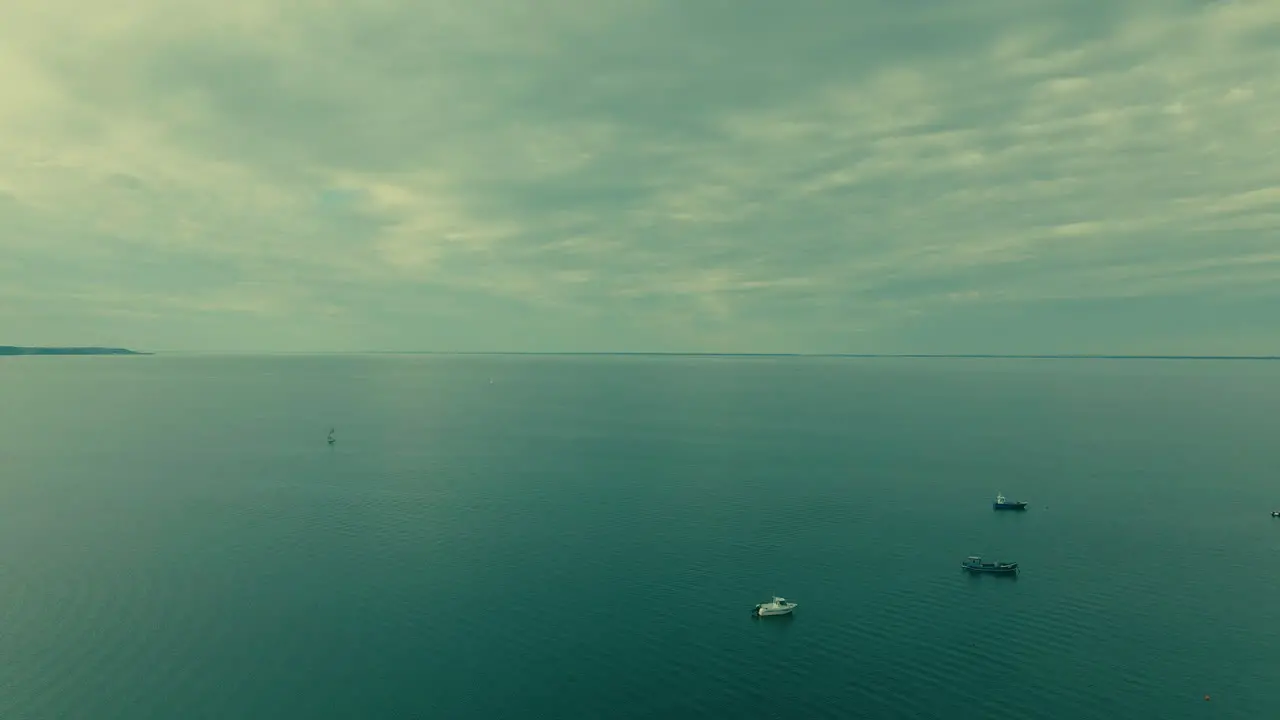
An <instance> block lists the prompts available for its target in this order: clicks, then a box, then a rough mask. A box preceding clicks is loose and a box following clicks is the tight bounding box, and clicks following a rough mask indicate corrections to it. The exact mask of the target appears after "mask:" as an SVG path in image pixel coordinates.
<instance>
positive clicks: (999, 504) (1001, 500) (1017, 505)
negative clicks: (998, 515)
mask: <svg viewBox="0 0 1280 720" xmlns="http://www.w3.org/2000/svg"><path fill="white" fill-rule="evenodd" d="M991 509H993V510H1026V509H1027V504H1026V503H1024V502H1010V501H1009V500H1006V499H1005V497H1004V495H1002V494H1000V493H996V501H995V502H993V503H991Z"/></svg>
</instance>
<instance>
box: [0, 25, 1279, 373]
mask: <svg viewBox="0 0 1280 720" xmlns="http://www.w3.org/2000/svg"><path fill="white" fill-rule="evenodd" d="M534 8H536V9H534ZM0 88H2V90H0V344H4V343H6V342H7V343H24V344H111V345H127V346H132V347H140V348H144V349H188V350H359V349H389V350H410V349H412V350H708V351H812V352H829V351H835V352H840V351H851V352H897V351H922V352H1131V353H1165V352H1170V353H1193V354H1195V353H1241V354H1250V353H1280V2H1274V1H1272V0H1235V1H1234V2H1200V1H1189V0H1151V1H1136V2H1123V1H1117V2H1105V3H1103V2H1081V1H1080V0H966V1H965V2H953V1H951V0H946V1H943V0H860V1H856V2H855V1H853V0H849V1H847V2H841V3H833V2H811V1H802V0H793V1H792V2H775V1H772V0H770V1H768V2H766V1H764V0H750V1H748V0H735V1H734V2H712V1H711V0H679V1H677V0H669V1H668V0H650V1H648V2H635V1H632V2H621V1H613V0H539V2H536V3H534V2H517V1H516V0H465V1H463V0H457V1H455V2H441V1H438V0H362V1H361V2H358V3H356V2H351V3H327V2H318V1H317V2H307V1H298V2H282V1H280V0H219V2H208V1H207V0H199V1H198V2H197V1H195V0H119V1H118V2H114V3H90V2H72V1H70V0H41V1H40V2H38V3H37V2H22V3H16V2H15V3H9V4H8V6H7V7H6V8H5V9H4V11H3V19H2V20H0Z"/></svg>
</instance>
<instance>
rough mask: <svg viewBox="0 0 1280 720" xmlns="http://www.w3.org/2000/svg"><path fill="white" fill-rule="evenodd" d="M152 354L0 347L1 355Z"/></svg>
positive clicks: (111, 349) (57, 348)
mask: <svg viewBox="0 0 1280 720" xmlns="http://www.w3.org/2000/svg"><path fill="white" fill-rule="evenodd" d="M150 354H151V353H145V352H138V351H136V350H128V349H126V348H108V347H20V346H17V345H0V355H150Z"/></svg>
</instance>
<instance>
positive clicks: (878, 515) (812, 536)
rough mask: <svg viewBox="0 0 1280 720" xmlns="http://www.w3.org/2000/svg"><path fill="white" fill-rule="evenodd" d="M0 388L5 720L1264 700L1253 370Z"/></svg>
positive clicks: (815, 366)
mask: <svg viewBox="0 0 1280 720" xmlns="http://www.w3.org/2000/svg"><path fill="white" fill-rule="evenodd" d="M0 398H3V407H2V408H0V460H2V461H3V465H2V466H0V467H2V472H0V514H2V515H0V632H2V633H3V635H2V636H0V717H3V718H51V719H52V718H60V719H61V718H88V719H92V720H109V719H113V718H121V719H124V718H128V719H129V720H137V719H141V718H182V719H184V720H185V719H195V718H217V719H219V720H225V719H227V718H243V719H250V718H264V719H267V718H269V719H271V720H287V719H291V718H307V719H315V718H451V719H458V720H467V719H470V718H477V719H478V718H485V719H493V718H559V717H566V718H567V717H575V718H577V717H582V718H650V717H664V718H695V717H696V718H946V719H948V720H964V719H966V718H974V719H977V718H983V719H989V718H1019V719H1023V720H1035V719H1037V718H1043V719H1050V718H1052V719H1055V720H1056V719H1061V720H1067V719H1071V720H1078V719H1080V718H1117V717H1126V718H1161V719H1162V720H1176V719H1180V718H1263V717H1276V716H1277V715H1276V713H1277V712H1280V711H1277V710H1276V707H1277V705H1276V703H1277V701H1278V696H1277V694H1276V693H1277V689H1280V520H1273V519H1272V518H1271V517H1270V511H1271V510H1273V509H1277V508H1280V482H1277V474H1276V468H1277V467H1280V446H1278V444H1277V441H1276V436H1275V431H1276V423H1275V419H1274V418H1275V412H1276V409H1277V408H1278V407H1280V363H1265V362H1259V363H1243V362H1238V363H1231V362H1156V361H1151V362H1147V361H1101V360H1098V361H1047V360H1046V361H1003V360H870V359H857V360H850V359H845V360H839V359H813V358H809V359H806V358H786V359H776V358H755V359H741V358H737V359H735V358H641V357H559V358H557V357H422V356H419V357H413V356H364V357H362V356H346V357H342V356H335V357H301V356H300V357H257V358H250V357H242V358H240V357H179V356H162V355H161V356H154V357H129V358H12V359H6V360H3V361H0ZM330 426H336V427H337V438H338V442H337V444H336V445H335V446H333V447H329V446H327V445H326V444H325V435H326V433H327V432H328V430H329V428H330ZM997 492H1003V493H1005V494H1006V495H1008V496H1009V497H1010V498H1016V499H1023V500H1028V501H1029V502H1030V503H1031V508H1030V510H1028V511H1027V512H1026V513H997V512H993V511H992V510H991V505H990V503H991V499H992V497H993V496H994V495H995V494H996V493H997ZM973 553H980V554H984V555H986V556H987V557H988V559H1008V560H1016V561H1018V562H1020V563H1021V564H1022V567H1023V572H1022V573H1021V576H1020V577H1018V578H1016V579H1009V578H1001V577H971V576H967V575H965V574H963V573H962V571H961V570H960V568H959V563H960V561H961V560H962V559H963V558H964V557H965V556H966V555H969V554H973ZM772 594H780V595H784V596H786V597H788V598H791V599H793V600H795V601H797V602H799V603H800V607H799V609H798V610H797V611H796V614H795V616H794V617H790V618H770V619H763V620H761V619H752V618H751V617H750V614H749V611H750V609H751V607H752V606H753V605H754V604H755V603H758V602H762V601H765V600H768V599H769V597H770V596H771V595H772ZM1205 695H1210V696H1211V698H1212V699H1211V700H1210V701H1208V702H1206V701H1205V700H1204V696H1205Z"/></svg>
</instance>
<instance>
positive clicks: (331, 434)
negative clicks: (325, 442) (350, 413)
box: [329, 428, 338, 445]
mask: <svg viewBox="0 0 1280 720" xmlns="http://www.w3.org/2000/svg"><path fill="white" fill-rule="evenodd" d="M334 430H337V428H331V429H330V430H329V444H330V445H332V444H334V443H336V442H338V438H336V437H334V436H333V432H334Z"/></svg>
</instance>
